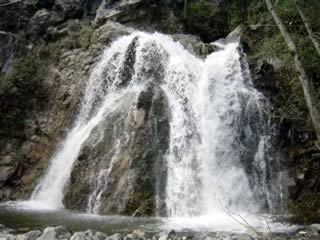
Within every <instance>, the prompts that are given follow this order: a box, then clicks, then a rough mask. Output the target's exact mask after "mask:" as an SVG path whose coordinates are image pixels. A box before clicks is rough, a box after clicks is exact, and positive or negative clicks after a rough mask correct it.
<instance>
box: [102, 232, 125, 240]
mask: <svg viewBox="0 0 320 240" xmlns="http://www.w3.org/2000/svg"><path fill="white" fill-rule="evenodd" d="M122 239H123V237H122V235H121V234H120V233H115V234H113V235H111V236H110V237H108V238H107V239H106V240H122Z"/></svg>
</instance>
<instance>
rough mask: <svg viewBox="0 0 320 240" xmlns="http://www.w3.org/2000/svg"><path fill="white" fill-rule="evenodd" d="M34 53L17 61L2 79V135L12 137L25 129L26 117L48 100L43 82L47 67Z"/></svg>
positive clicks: (0, 108)
mask: <svg viewBox="0 0 320 240" xmlns="http://www.w3.org/2000/svg"><path fill="white" fill-rule="evenodd" d="M46 65H47V64H46V62H44V61H43V60H42V59H41V58H40V57H39V56H38V54H37V51H36V50H32V51H31V52H29V54H28V55H27V56H26V57H21V58H19V59H17V60H16V62H15V63H14V65H13V68H12V70H11V72H9V73H8V74H6V75H2V76H1V77H0V112H1V118H0V125H1V132H0V134H5V135H12V134H14V131H12V130H13V129H16V128H18V129H19V128H22V127H23V121H24V119H25V118H26V116H27V115H28V114H29V113H30V112H31V111H32V110H34V109H36V108H39V107H41V105H42V104H41V101H42V100H44V98H45V95H46V94H45V92H44V91H43V80H44V79H45V77H46V75H47V66H46Z"/></svg>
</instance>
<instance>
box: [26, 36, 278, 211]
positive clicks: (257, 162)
mask: <svg viewBox="0 0 320 240" xmlns="http://www.w3.org/2000/svg"><path fill="white" fill-rule="evenodd" d="M220 47H221V46H220ZM151 73H152V74H151ZM150 82H152V84H155V85H157V86H159V87H160V88H161V90H162V91H163V92H164V94H165V95H166V98H167V101H168V105H169V106H168V108H169V111H170V136H169V140H170V141H169V147H168V149H167V151H166V154H165V160H166V166H167V170H166V172H167V174H166V176H165V179H166V180H165V182H166V191H165V194H163V193H161V191H160V190H159V189H157V190H156V191H155V192H156V194H159V195H160V194H162V195H165V199H164V202H165V206H166V212H167V215H168V216H173V217H189V216H199V215H207V214H211V213H215V212H217V211H221V210H222V207H223V208H228V209H232V210H234V211H237V212H239V211H241V212H242V211H244V212H246V211H258V210H261V209H268V210H272V209H274V208H276V206H275V205H276V202H279V200H280V190H279V189H278V188H279V187H280V178H279V177H278V174H277V171H276V170H277V167H278V162H277V159H276V157H275V156H273V155H272V154H271V148H272V145H271V138H272V131H273V130H272V125H271V123H270V119H269V118H268V105H267V104H266V101H265V99H264V97H263V95H262V94H260V93H259V92H258V91H257V90H255V89H254V88H253V86H252V83H251V80H250V76H249V74H248V67H247V66H246V63H245V61H244V60H243V61H241V54H240V52H239V49H238V43H229V44H226V45H223V46H222V49H221V50H219V51H217V52H214V53H212V54H211V55H209V56H208V57H207V58H206V59H205V60H202V59H200V58H197V57H195V56H193V55H192V54H191V53H189V52H188V51H187V50H185V49H184V48H183V46H182V45H181V44H179V43H177V42H174V41H173V40H172V39H171V38H170V37H168V36H165V35H161V34H158V33H155V34H146V33H140V32H137V33H133V34H132V35H130V36H125V37H122V38H120V39H119V40H117V41H116V42H114V43H113V44H112V45H111V46H110V47H109V48H108V49H107V50H105V52H104V54H103V56H102V59H101V61H100V63H99V64H98V65H97V67H96V68H95V69H94V71H93V73H92V74H91V77H90V79H89V81H88V84H87V87H86V90H85V93H84V99H83V101H82V105H81V108H80V113H79V115H78V117H77V120H76V122H75V124H74V127H73V129H72V130H71V131H70V132H69V134H68V135H67V137H66V139H65V142H64V144H63V145H62V147H61V148H60V149H59V150H58V151H57V153H56V154H55V156H54V157H53V159H52V161H51V165H50V167H49V169H48V171H47V172H46V174H45V175H44V177H43V178H42V179H41V181H40V182H39V185H38V186H37V187H36V189H35V190H34V192H33V194H32V199H33V200H35V201H39V202H42V203H44V204H47V205H49V206H51V207H54V208H59V207H63V204H62V200H63V196H64V192H65V188H66V186H67V185H68V181H69V179H70V175H71V171H72V168H73V165H74V162H75V161H76V159H77V157H78V156H79V153H80V151H81V146H82V144H83V143H84V142H85V141H86V140H87V139H88V138H89V136H90V135H91V134H92V132H93V130H94V129H96V128H97V126H98V125H99V124H100V123H101V122H105V121H107V122H108V121H112V118H111V119H109V118H108V116H110V115H111V114H112V113H114V112H115V111H119V109H120V108H122V107H123V104H124V103H127V102H128V98H130V99H131V100H130V101H131V102H132V105H131V107H130V106H129V108H128V109H129V114H128V112H125V113H123V119H125V122H127V123H126V124H124V125H125V126H127V127H124V128H123V129H120V130H119V129H117V130H116V131H115V136H114V137H115V138H118V141H114V143H113V145H112V146H111V147H110V149H111V150H110V151H109V154H111V155H112V156H110V159H111V160H110V162H109V164H108V165H107V167H106V168H105V169H98V172H96V173H95V175H94V176H92V179H94V181H93V182H94V184H93V185H94V189H93V190H92V191H91V193H90V194H89V196H88V203H87V211H88V212H92V213H99V209H100V206H101V204H102V202H101V201H102V197H101V196H102V194H103V193H104V192H106V190H107V186H108V179H109V177H110V174H111V171H112V170H113V168H114V164H116V163H117V162H120V161H122V158H123V156H122V155H121V152H122V151H123V150H124V149H125V148H127V147H128V146H129V145H128V141H130V138H131V137H132V136H133V133H134V132H135V130H133V129H132V127H130V126H129V125H130V123H129V122H130V121H131V120H132V119H131V118H130V116H131V115H133V117H134V118H138V116H137V109H136V108H135V107H134V106H135V105H136V102H137V98H138V96H139V94H140V92H141V91H142V89H143V88H144V86H145V85H146V84H149V83H150ZM128 96H129V97H128ZM130 96H131V97H130ZM129 105H130V104H129ZM119 121H120V120H119ZM121 121H122V120H121ZM110 124H114V126H115V128H117V127H118V128H120V127H121V126H122V125H118V123H112V122H110ZM121 130H122V131H121ZM119 131H120V132H121V134H119ZM118 135H119V136H118ZM103 137H104V136H103V130H101V131H100V137H98V138H97V139H96V143H97V142H99V141H102V139H103ZM92 147H93V148H94V144H93V146H92ZM91 161H94V159H93V160H91ZM163 177H164V176H158V178H163ZM159 181H160V180H159ZM158 185H159V184H155V186H158ZM157 197H159V196H157ZM156 207H157V206H156Z"/></svg>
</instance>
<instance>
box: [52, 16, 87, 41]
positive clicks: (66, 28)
mask: <svg viewBox="0 0 320 240" xmlns="http://www.w3.org/2000/svg"><path fill="white" fill-rule="evenodd" d="M80 28H81V24H80V21H79V20H78V19H70V20H68V21H66V22H63V23H62V24H59V25H57V26H50V27H49V28H48V29H47V34H48V36H49V37H50V38H51V39H59V38H61V37H64V36H67V35H68V34H72V33H73V32H75V31H79V30H80Z"/></svg>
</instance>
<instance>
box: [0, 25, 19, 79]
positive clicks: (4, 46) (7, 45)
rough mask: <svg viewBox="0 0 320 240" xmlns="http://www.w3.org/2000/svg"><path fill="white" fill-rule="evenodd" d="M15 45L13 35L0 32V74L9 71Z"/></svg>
mask: <svg viewBox="0 0 320 240" xmlns="http://www.w3.org/2000/svg"><path fill="white" fill-rule="evenodd" d="M16 45H17V40H16V36H15V35H14V34H12V33H8V32H5V31H1V30H0V73H1V72H8V71H9V70H10V69H11V66H12V63H13V56H14V52H15V49H16Z"/></svg>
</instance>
